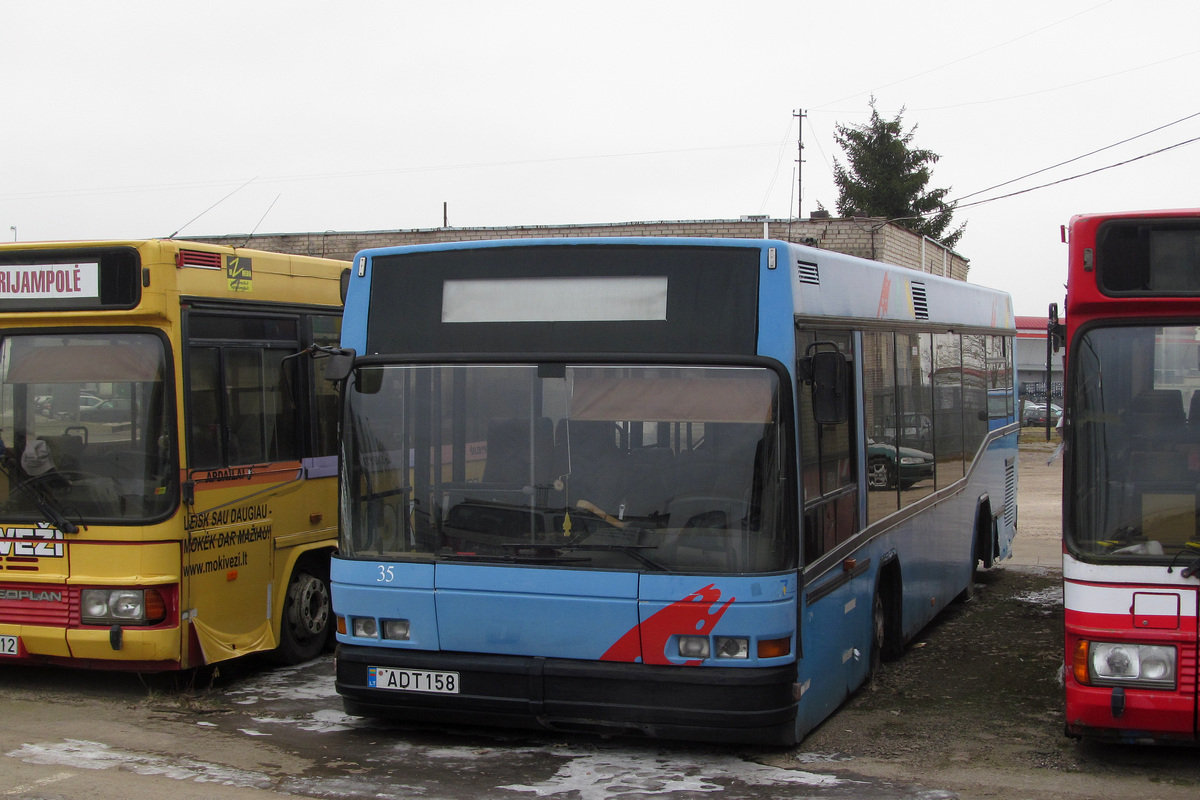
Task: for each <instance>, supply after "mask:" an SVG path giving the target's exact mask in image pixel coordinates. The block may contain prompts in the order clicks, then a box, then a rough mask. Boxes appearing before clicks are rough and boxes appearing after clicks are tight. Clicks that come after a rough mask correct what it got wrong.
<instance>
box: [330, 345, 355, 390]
mask: <svg viewBox="0 0 1200 800" xmlns="http://www.w3.org/2000/svg"><path fill="white" fill-rule="evenodd" d="M354 356H355V352H354V350H352V349H342V350H338V351H337V352H334V353H330V355H329V357H328V359H327V360H326V362H325V380H327V381H332V382H333V383H341V382H343V381H345V380H346V379H347V378H349V377H350V370H352V369H354Z"/></svg>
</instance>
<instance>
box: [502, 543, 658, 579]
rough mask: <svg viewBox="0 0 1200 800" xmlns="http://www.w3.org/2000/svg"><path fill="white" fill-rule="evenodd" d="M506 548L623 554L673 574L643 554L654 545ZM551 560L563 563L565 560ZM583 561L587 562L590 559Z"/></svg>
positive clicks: (532, 545)
mask: <svg viewBox="0 0 1200 800" xmlns="http://www.w3.org/2000/svg"><path fill="white" fill-rule="evenodd" d="M505 547H513V548H528V549H531V550H585V551H591V552H594V553H621V554H623V555H627V556H629V557H630V558H632V559H633V560H634V561H636V562H638V563H639V564H641V565H642V566H644V567H649V568H650V569H652V570H654V571H656V572H671V568H670V567H668V566H666V565H665V564H660V563H659V562H657V561H655V560H654V559H652V558H650V557H649V556H647V555H645V554H643V553H642V552H641V551H642V550H656V549H658V548H657V546H655V545H652V544H508V545H505ZM550 560H557V561H561V560H563V559H561V558H560V559H550ZM581 560H585V561H586V560H590V559H581Z"/></svg>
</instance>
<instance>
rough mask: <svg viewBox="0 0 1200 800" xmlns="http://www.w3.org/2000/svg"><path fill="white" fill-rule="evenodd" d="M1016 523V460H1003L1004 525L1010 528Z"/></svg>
mask: <svg viewBox="0 0 1200 800" xmlns="http://www.w3.org/2000/svg"><path fill="white" fill-rule="evenodd" d="M1016 524H1017V460H1016V459H1015V458H1010V459H1008V460H1007V461H1005V462H1004V525H1005V527H1007V528H1008V529H1009V530H1012V529H1013V527H1014V526H1016Z"/></svg>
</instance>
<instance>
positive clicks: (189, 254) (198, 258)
mask: <svg viewBox="0 0 1200 800" xmlns="http://www.w3.org/2000/svg"><path fill="white" fill-rule="evenodd" d="M177 265H178V266H180V267H203V268H204V269H220V268H221V254H220V253H203V252H201V251H199V250H180V251H179V259H178V262H177Z"/></svg>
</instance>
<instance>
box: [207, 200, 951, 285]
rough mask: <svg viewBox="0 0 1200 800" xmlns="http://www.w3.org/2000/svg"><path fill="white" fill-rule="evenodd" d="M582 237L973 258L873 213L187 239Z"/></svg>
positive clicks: (876, 256)
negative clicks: (727, 241)
mask: <svg viewBox="0 0 1200 800" xmlns="http://www.w3.org/2000/svg"><path fill="white" fill-rule="evenodd" d="M580 236H697V237H703V238H731V239H759V238H766V239H783V240H785V241H790V242H796V243H798V244H807V245H812V246H814V247H821V248H824V249H826V250H833V251H835V252H838V253H846V254H848V255H853V256H858V257H860V258H869V259H873V260H875V261H883V262H886V263H888V264H895V265H897V266H901V267H908V268H910V269H916V270H920V271H922V272H928V273H931V274H933V275H943V276H947V277H950V278H955V279H957V280H961V281H965V280H966V279H967V272H968V269H969V263H968V261H967V259H965V258H963V257H962V256H961V255H959V254H958V253H956V252H954V251H953V250H951V249H949V248H947V247H946V246H945V245H943V244H941V243H940V242H938V241H936V240H934V239H930V238H929V237H927V236H921V235H920V234H917V233H913V232H912V231H910V230H908V229H907V228H902V227H901V226H899V225H896V224H895V223H891V222H887V221H886V220H882V219H875V218H864V217H856V218H845V219H840V218H829V217H813V218H810V219H770V218H767V217H765V216H761V217H759V216H754V217H742V218H740V219H717V220H685V221H676V222H612V223H602V224H595V225H518V226H513V227H499V228H449V227H447V228H420V229H410V230H387V231H324V232H321V233H270V234H254V235H249V236H247V235H246V234H227V235H224V236H189V237H187V238H188V239H190V240H192V241H198V242H211V243H214V244H226V245H228V244H233V245H236V246H238V247H252V248H255V249H258V250H268V251H272V252H277V253H291V254H294V255H312V256H324V257H326V258H338V259H343V260H347V261H348V260H350V259H351V258H353V257H354V254H355V253H356V252H358V251H359V250H363V249H365V248H368V247H391V246H395V245H408V244H430V243H434V242H461V241H479V240H484V239H530V238H561V237H580Z"/></svg>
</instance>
